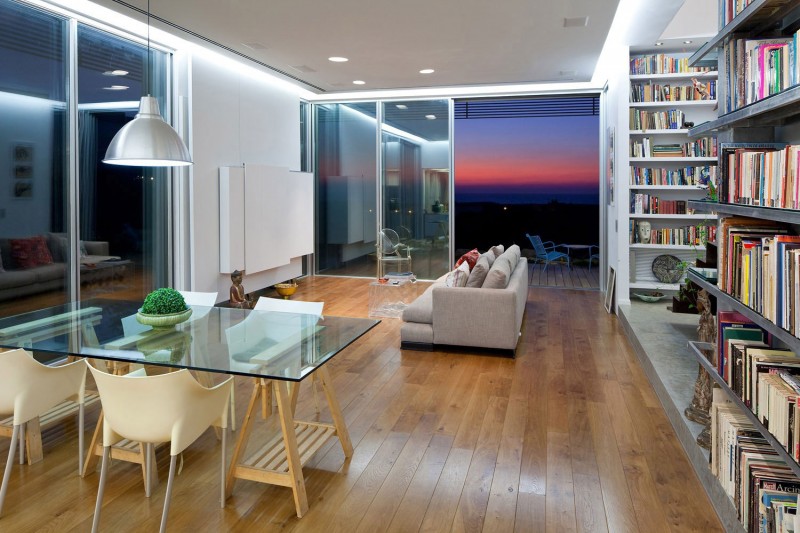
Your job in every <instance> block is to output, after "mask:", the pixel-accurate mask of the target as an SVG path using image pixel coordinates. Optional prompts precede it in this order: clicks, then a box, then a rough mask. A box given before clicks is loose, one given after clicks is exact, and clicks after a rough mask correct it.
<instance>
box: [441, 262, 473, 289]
mask: <svg viewBox="0 0 800 533" xmlns="http://www.w3.org/2000/svg"><path fill="white" fill-rule="evenodd" d="M467 278H469V263H467V262H466V261H464V262H463V263H461V264H460V265H458V266H457V267H456V268H455V270H453V271H451V272H450V273H449V274H448V275H447V278H446V279H445V280H444V284H445V286H446V287H464V286H465V285H466V284H467Z"/></svg>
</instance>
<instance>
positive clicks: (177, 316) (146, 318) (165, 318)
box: [136, 307, 192, 328]
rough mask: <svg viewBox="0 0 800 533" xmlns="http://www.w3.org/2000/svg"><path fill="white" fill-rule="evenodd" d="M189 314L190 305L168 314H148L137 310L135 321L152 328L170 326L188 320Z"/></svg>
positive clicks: (190, 313)
mask: <svg viewBox="0 0 800 533" xmlns="http://www.w3.org/2000/svg"><path fill="white" fill-rule="evenodd" d="M190 316H192V308H191V307H190V308H189V309H187V310H186V311H181V312H180V313H170V314H168V315H148V314H145V313H142V312H141V311H139V312H138V313H136V321H137V322H138V323H139V324H144V325H145V326H151V327H154V328H170V327H172V326H174V325H176V324H180V323H181V322H185V321H187V320H189V317H190Z"/></svg>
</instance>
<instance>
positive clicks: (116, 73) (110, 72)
mask: <svg viewBox="0 0 800 533" xmlns="http://www.w3.org/2000/svg"><path fill="white" fill-rule="evenodd" d="M127 75H128V71H127V70H121V69H115V70H107V71H105V72H103V76H127Z"/></svg>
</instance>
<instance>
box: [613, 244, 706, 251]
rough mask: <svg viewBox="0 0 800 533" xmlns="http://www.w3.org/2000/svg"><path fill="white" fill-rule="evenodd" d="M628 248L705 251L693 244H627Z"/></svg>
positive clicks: (703, 247) (703, 248) (702, 247)
mask: <svg viewBox="0 0 800 533" xmlns="http://www.w3.org/2000/svg"><path fill="white" fill-rule="evenodd" d="M628 248H633V249H636V250H696V251H700V250H705V249H706V247H705V246H700V245H697V246H695V245H693V244H641V243H637V244H629V245H628Z"/></svg>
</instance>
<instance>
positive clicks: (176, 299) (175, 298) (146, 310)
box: [136, 287, 192, 328]
mask: <svg viewBox="0 0 800 533" xmlns="http://www.w3.org/2000/svg"><path fill="white" fill-rule="evenodd" d="M191 315H192V309H191V307H189V306H187V305H186V301H185V300H184V299H183V295H182V294H181V293H180V292H178V291H177V290H175V289H171V288H168V287H165V288H161V289H156V290H154V291H153V292H151V293H150V294H148V295H147V296H146V297H145V299H144V302H143V303H142V308H141V309H140V310H139V312H138V313H136V321H137V322H139V323H140V324H144V325H146V326H152V327H154V328H166V327H172V326H174V325H176V324H180V323H181V322H184V321H186V320H188V319H189V317H190V316H191Z"/></svg>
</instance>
